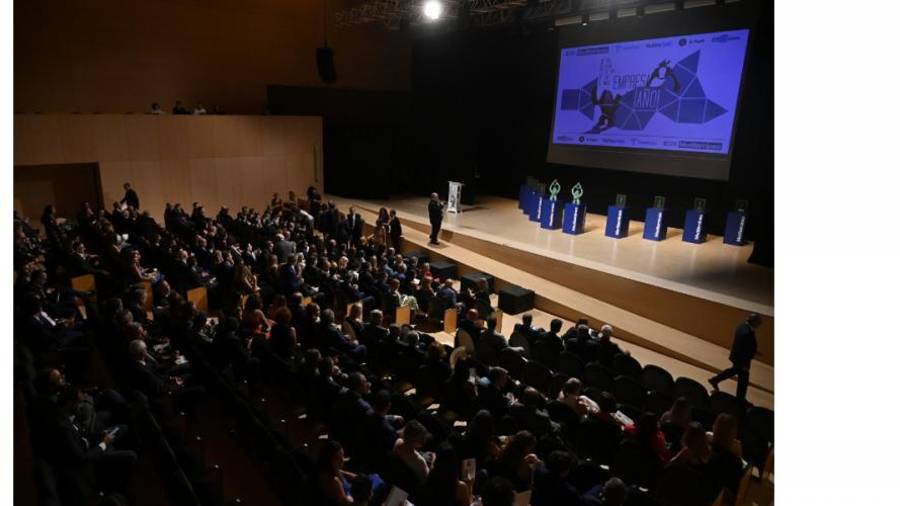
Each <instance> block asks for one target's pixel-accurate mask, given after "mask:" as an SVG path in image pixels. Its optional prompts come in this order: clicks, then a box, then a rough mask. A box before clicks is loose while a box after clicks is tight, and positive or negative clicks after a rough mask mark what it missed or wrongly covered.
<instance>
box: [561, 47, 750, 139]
mask: <svg viewBox="0 0 900 506" xmlns="http://www.w3.org/2000/svg"><path fill="white" fill-rule="evenodd" d="M748 36H749V30H734V31H727V32H715V33H701V34H694V35H684V36H677V37H666V38H658V39H648V40H637V41H629V42H619V43H613V44H602V45H592V46H580V47H568V48H563V49H562V50H561V51H562V52H561V56H560V64H559V79H558V85H557V96H556V110H555V118H554V123H553V137H552V139H553V143H554V144H569V145H582V146H598V147H610V148H627V149H643V150H664V151H680V152H695V153H707V154H713V155H716V154H719V155H727V154H729V152H730V149H731V145H730V144H731V133H732V128H733V126H734V120H735V110H736V108H737V102H738V93H739V91H740V84H741V73H742V71H743V66H744V55H745V52H746V49H747V39H748Z"/></svg>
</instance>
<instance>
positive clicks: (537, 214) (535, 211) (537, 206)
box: [528, 192, 545, 221]
mask: <svg viewBox="0 0 900 506" xmlns="http://www.w3.org/2000/svg"><path fill="white" fill-rule="evenodd" d="M533 198H534V202H533V203H532V205H531V209H529V213H528V220H529V221H541V206H542V205H543V203H544V199H545V197H544V196H543V195H541V194H540V193H537V192H535V193H534V197H533Z"/></svg>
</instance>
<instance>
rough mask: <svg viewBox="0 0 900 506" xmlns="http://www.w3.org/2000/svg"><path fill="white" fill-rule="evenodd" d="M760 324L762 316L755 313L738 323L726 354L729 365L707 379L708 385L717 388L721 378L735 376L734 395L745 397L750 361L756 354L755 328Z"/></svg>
mask: <svg viewBox="0 0 900 506" xmlns="http://www.w3.org/2000/svg"><path fill="white" fill-rule="evenodd" d="M760 325H762V317H761V316H760V315H758V314H756V313H750V315H749V316H747V319H746V320H745V321H744V322H743V323H741V324H740V325H738V327H737V329H736V330H735V331H734V343H733V344H732V345H731V354H730V355H729V356H728V359H729V360H731V367H729V368H728V369H725V370H724V371H722V372H720V373H719V374H717V375H715V376H713V377H712V378H710V379H709V383H710V385H712V387H713V388H714V389H715V390H718V389H719V382H721V381H722V380H726V379H728V378H730V377H732V376H737V377H738V380H737V381H738V386H737V393H736V394H735V395H736V396H737V398H738V399H741V400H745V399H746V397H747V386H748V385H749V384H750V363H751V362H752V361H753V357H755V356H756V349H757V343H756V329H758V328H759V326H760Z"/></svg>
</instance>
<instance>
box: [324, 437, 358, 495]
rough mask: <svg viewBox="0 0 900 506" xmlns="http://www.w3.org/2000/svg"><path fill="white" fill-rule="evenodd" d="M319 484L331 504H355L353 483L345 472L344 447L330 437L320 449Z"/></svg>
mask: <svg viewBox="0 0 900 506" xmlns="http://www.w3.org/2000/svg"><path fill="white" fill-rule="evenodd" d="M317 467H318V485H319V488H320V490H321V491H322V494H323V495H324V496H325V499H326V500H327V501H328V503H329V504H335V505H346V504H354V500H353V496H352V495H350V489H351V484H350V480H348V479H347V475H346V474H345V473H344V448H343V447H342V446H341V444H340V443H338V442H337V441H335V440H333V439H329V440H328V441H326V442H325V444H324V445H322V449H321V450H320V451H319V461H318V465H317Z"/></svg>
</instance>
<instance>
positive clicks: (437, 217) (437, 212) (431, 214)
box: [428, 200, 444, 223]
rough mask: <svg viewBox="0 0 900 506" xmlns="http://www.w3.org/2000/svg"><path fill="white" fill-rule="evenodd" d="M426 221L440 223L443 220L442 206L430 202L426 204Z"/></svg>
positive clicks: (432, 201) (438, 203)
mask: <svg viewBox="0 0 900 506" xmlns="http://www.w3.org/2000/svg"><path fill="white" fill-rule="evenodd" d="M428 219H429V220H431V222H432V223H440V222H441V220H443V219H444V204H441V203H440V202H437V201H434V200H431V201H429V202H428Z"/></svg>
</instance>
